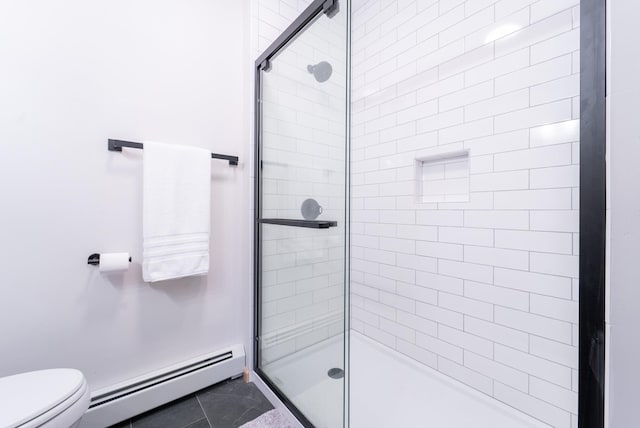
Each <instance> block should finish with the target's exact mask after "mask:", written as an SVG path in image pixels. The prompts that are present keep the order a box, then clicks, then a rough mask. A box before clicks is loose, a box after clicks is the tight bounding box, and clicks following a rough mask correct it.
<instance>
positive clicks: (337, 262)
mask: <svg viewBox="0 0 640 428" xmlns="http://www.w3.org/2000/svg"><path fill="white" fill-rule="evenodd" d="M265 1H266V0H265ZM276 3H277V4H278V5H279V6H277V5H276ZM290 3H291V2H290V1H287V0H281V1H279V2H274V1H271V2H270V3H269V7H270V11H268V12H265V13H264V15H261V16H260V18H259V19H260V22H261V23H264V24H265V28H266V27H267V26H268V25H271V26H273V27H277V25H278V23H279V21H278V19H276V18H275V17H274V16H273V14H272V10H274V8H275V9H278V7H280V9H278V10H286V8H287V7H289V5H290ZM352 3H353V4H350V2H347V1H340V2H338V1H319V0H318V1H301V2H298V3H297V4H298V5H300V4H303V5H304V6H306V8H305V9H304V10H301V11H300V12H301V15H300V16H299V17H298V18H297V19H296V20H295V21H294V22H293V23H292V24H291V25H290V26H289V27H288V28H286V29H284V28H283V30H284V32H283V33H282V35H281V36H279V37H277V38H275V41H273V43H272V44H271V46H270V47H269V48H268V49H267V51H266V52H265V53H264V54H263V55H262V56H261V57H260V58H259V59H258V60H257V61H256V171H255V177H256V206H255V207H256V226H255V230H256V241H255V248H256V254H255V261H256V266H255V272H256V371H257V372H258V374H259V375H260V376H261V377H263V378H264V379H265V381H266V382H267V383H268V384H269V386H270V387H271V388H273V389H274V391H275V392H276V393H277V394H278V395H279V397H280V398H281V399H282V400H283V401H284V402H285V403H286V404H287V405H288V406H289V408H291V409H292V411H293V412H294V413H295V414H296V415H297V416H298V417H299V418H300V420H301V421H302V422H303V424H304V425H306V426H316V427H331V428H333V427H342V426H351V427H355V428H361V427H362V428H364V427H373V428H376V427H380V428H386V427H392V426H416V427H418V426H434V427H443V428H459V427H467V426H474V427H485V426H486V427H508V428H516V427H549V426H551V427H563V428H564V427H566V428H570V427H576V426H578V427H580V428H601V427H602V426H603V409H604V404H603V403H604V398H603V397H604V392H603V391H604V389H603V385H604V383H603V382H604V371H603V367H604V361H603V358H604V331H603V324H604V293H603V290H604V218H605V217H604V206H605V205H604V77H603V71H604V56H603V55H604V30H603V29H604V24H603V23H604V7H603V5H602V4H601V2H598V1H596V0H562V1H559V0H518V1H515V0H425V1H413V0H359V1H353V2H352ZM265 4H266V3H265ZM265 34H266V33H265ZM262 37H265V38H268V35H266V36H262Z"/></svg>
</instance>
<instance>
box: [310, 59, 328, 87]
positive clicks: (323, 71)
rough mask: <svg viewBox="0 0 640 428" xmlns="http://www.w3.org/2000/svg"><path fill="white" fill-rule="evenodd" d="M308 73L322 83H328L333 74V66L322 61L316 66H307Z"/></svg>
mask: <svg viewBox="0 0 640 428" xmlns="http://www.w3.org/2000/svg"><path fill="white" fill-rule="evenodd" d="M307 71H308V72H309V73H311V74H313V77H315V78H316V80H317V81H318V82H320V83H322V82H326V81H327V80H329V78H330V77H331V73H333V68H331V64H329V63H328V62H327V61H321V62H319V63H317V64H316V65H311V64H309V65H307Z"/></svg>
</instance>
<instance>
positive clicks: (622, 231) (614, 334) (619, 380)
mask: <svg viewBox="0 0 640 428" xmlns="http://www.w3.org/2000/svg"><path fill="white" fill-rule="evenodd" d="M607 3H608V7H609V10H608V20H609V22H608V24H609V27H608V30H607V36H608V37H609V40H608V41H607V50H608V52H607V54H608V70H607V79H608V98H609V107H610V110H609V112H608V113H609V123H608V125H607V126H608V132H609V137H610V141H609V158H608V170H609V181H608V195H609V201H608V210H609V211H608V215H609V222H610V225H611V226H610V234H609V237H608V238H609V258H610V265H609V269H608V274H609V280H610V283H609V290H608V297H609V301H610V303H609V308H608V309H609V312H608V314H607V319H608V326H607V327H608V328H607V334H608V336H607V344H608V346H609V351H610V353H609V356H608V360H607V366H608V368H609V372H608V377H607V379H606V382H607V390H608V392H609V396H608V403H609V407H608V410H609V415H608V421H607V422H608V426H609V427H610V428H623V427H631V426H637V425H638V385H640V367H639V366H638V361H640V335H639V334H638V326H639V325H640V311H639V310H638V307H639V304H640V303H639V302H640V287H638V258H639V257H640V222H639V220H640V198H639V197H638V195H639V193H640V189H639V187H638V183H640V170H639V169H638V167H637V165H636V163H637V160H638V159H639V158H640V132H639V130H638V118H637V116H638V111H640V85H639V84H638V76H639V75H640V58H639V57H638V54H637V52H638V47H637V40H638V22H640V6H639V5H638V3H637V2H619V1H608V2H607Z"/></svg>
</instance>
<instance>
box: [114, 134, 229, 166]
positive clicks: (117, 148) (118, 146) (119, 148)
mask: <svg viewBox="0 0 640 428" xmlns="http://www.w3.org/2000/svg"><path fill="white" fill-rule="evenodd" d="M123 147H129V148H131V149H143V148H144V145H143V144H142V143H135V142H133V141H124V140H111V139H109V144H108V148H109V151H112V152H121V151H122V148H123ZM211 158H212V159H222V160H226V161H229V165H238V156H229V155H220V154H218V153H211Z"/></svg>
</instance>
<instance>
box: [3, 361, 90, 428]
mask: <svg viewBox="0 0 640 428" xmlns="http://www.w3.org/2000/svg"><path fill="white" fill-rule="evenodd" d="M89 395H90V394H89V388H88V387H87V382H86V380H85V378H84V376H83V375H82V373H81V372H79V371H78V370H73V369H52V370H41V371H36V372H29V373H22V374H18V375H14V376H9V377H6V378H0V408H2V411H1V412H0V426H2V427H9V428H18V427H19V428H32V427H56V428H57V427H65V428H67V427H69V426H71V425H73V424H74V423H75V422H76V421H77V420H78V419H80V417H81V416H82V415H83V414H84V412H85V411H86V410H87V408H88V406H89Z"/></svg>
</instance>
